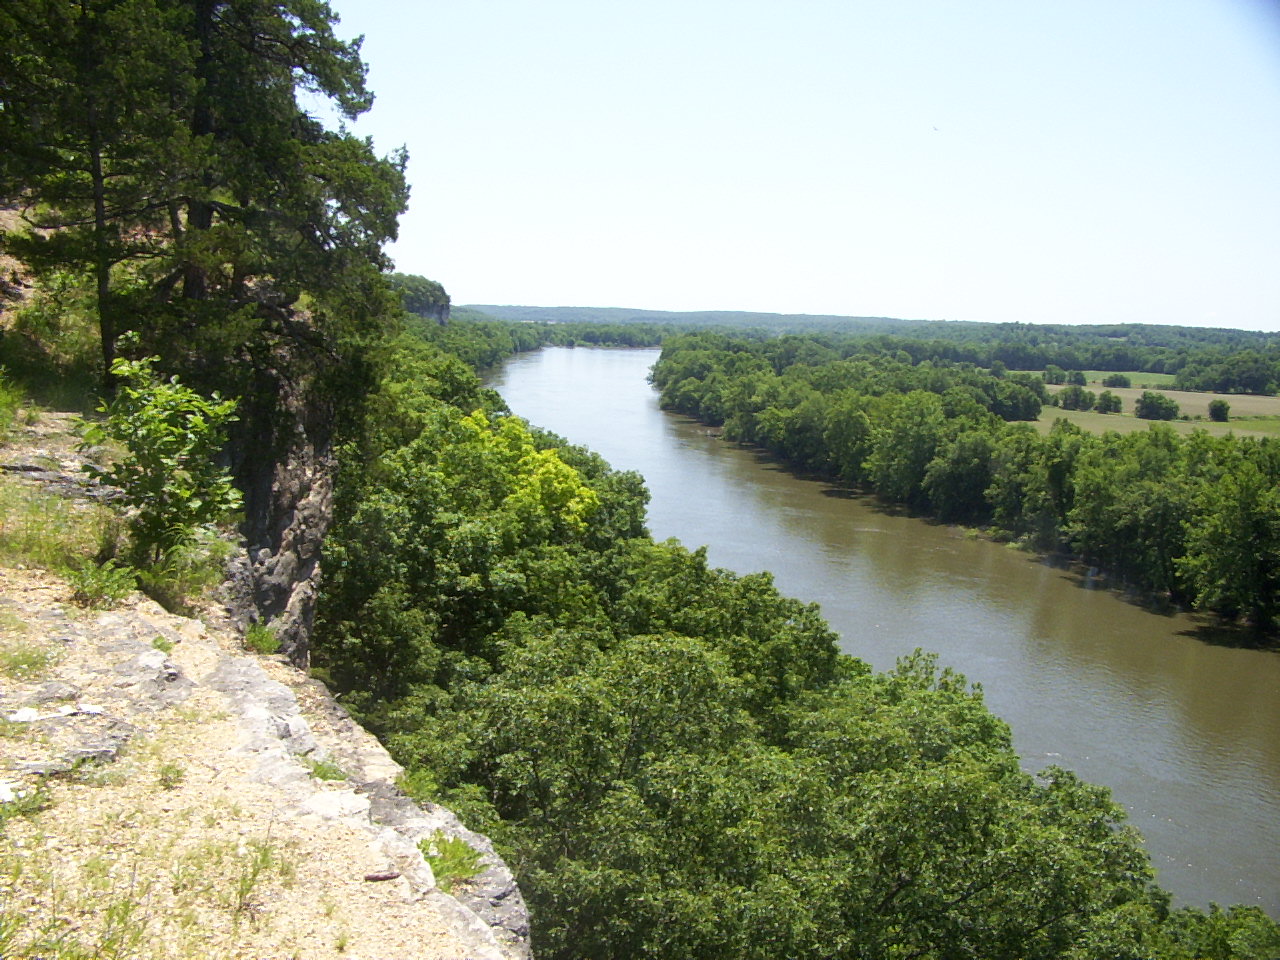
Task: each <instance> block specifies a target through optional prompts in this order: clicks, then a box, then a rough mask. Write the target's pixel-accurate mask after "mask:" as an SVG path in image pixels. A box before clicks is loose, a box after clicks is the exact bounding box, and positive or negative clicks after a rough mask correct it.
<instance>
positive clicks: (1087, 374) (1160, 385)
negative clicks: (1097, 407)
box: [1082, 370, 1173, 390]
mask: <svg viewBox="0 0 1280 960" xmlns="http://www.w3.org/2000/svg"><path fill="white" fill-rule="evenodd" d="M1082 372H1083V373H1084V378H1085V379H1086V380H1088V381H1089V389H1090V390H1097V389H1099V388H1101V387H1102V378H1103V377H1109V376H1111V375H1112V374H1114V373H1115V371H1114V370H1085V371H1082ZM1122 372H1123V373H1124V375H1125V376H1126V377H1128V378H1129V382H1130V383H1132V384H1133V385H1134V386H1135V387H1138V388H1142V387H1146V388H1147V389H1148V390H1164V389H1167V388H1168V387H1171V386H1173V374H1172V373H1142V372H1141V371H1138V370H1125V371H1122Z"/></svg>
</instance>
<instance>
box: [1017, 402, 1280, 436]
mask: <svg viewBox="0 0 1280 960" xmlns="http://www.w3.org/2000/svg"><path fill="white" fill-rule="evenodd" d="M1055 420H1067V421H1069V422H1071V423H1074V424H1075V425H1076V426H1077V427H1079V428H1080V429H1081V430H1086V431H1088V432H1089V433H1106V432H1107V431H1108V430H1112V431H1114V432H1116V433H1133V432H1134V431H1136V430H1147V429H1149V428H1150V427H1151V424H1153V423H1164V424H1167V425H1168V426H1170V427H1172V428H1173V430H1174V431H1175V432H1177V433H1181V434H1189V433H1191V431H1193V430H1203V431H1205V432H1206V433H1209V434H1211V435H1212V436H1215V437H1221V436H1225V435H1227V434H1228V433H1234V434H1236V435H1237V436H1258V437H1276V436H1280V416H1276V417H1248V418H1244V419H1240V420H1236V419H1232V420H1230V421H1228V422H1227V423H1214V422H1213V421H1212V420H1139V419H1138V418H1137V417H1135V416H1133V415H1132V414H1125V413H1094V412H1093V411H1092V410H1059V409H1058V408H1057V407H1045V408H1044V409H1043V410H1041V411H1040V419H1039V420H1037V421H1036V422H1035V424H1034V426H1035V428H1036V429H1037V430H1038V431H1039V432H1040V433H1048V432H1049V430H1050V429H1051V428H1052V427H1053V422H1054V421H1055Z"/></svg>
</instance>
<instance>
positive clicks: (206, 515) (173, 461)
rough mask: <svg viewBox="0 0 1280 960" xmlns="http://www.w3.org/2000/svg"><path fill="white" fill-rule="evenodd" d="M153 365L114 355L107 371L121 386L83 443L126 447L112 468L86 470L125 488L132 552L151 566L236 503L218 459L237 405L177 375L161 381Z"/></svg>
mask: <svg viewBox="0 0 1280 960" xmlns="http://www.w3.org/2000/svg"><path fill="white" fill-rule="evenodd" d="M157 360H159V357H144V358H143V359H141V360H128V359H125V358H123V357H118V358H116V360H115V362H114V363H112V365H111V372H112V373H113V374H115V375H116V376H117V377H119V378H120V380H121V383H120V384H119V386H118V388H117V391H116V395H115V397H114V399H112V400H111V402H110V403H109V404H104V405H103V406H101V407H100V408H99V410H100V411H101V412H103V413H105V414H106V421H105V422H104V423H101V424H92V425H90V426H89V427H88V428H87V429H86V430H85V433H84V445H85V446H95V445H97V444H100V443H101V442H102V441H103V440H105V439H106V438H111V439H113V440H117V441H119V442H121V443H123V444H124V445H125V447H126V449H127V451H128V452H127V454H126V455H125V456H124V457H123V458H122V459H120V460H119V461H117V462H116V463H115V464H114V465H113V466H111V467H108V468H107V469H105V470H104V469H102V468H99V467H96V466H91V465H90V466H86V467H85V469H86V470H87V471H89V472H90V473H92V474H94V475H95V476H97V477H100V478H101V479H102V480H103V481H105V482H107V483H110V484H113V485H115V486H117V487H119V488H120V489H121V490H123V491H124V495H125V502H126V503H127V504H128V505H129V506H131V507H133V508H135V509H136V511H137V512H136V514H135V515H134V516H133V517H132V518H131V520H130V523H129V527H130V536H131V538H132V541H133V547H134V550H135V551H136V553H137V554H138V558H139V559H145V560H148V561H150V562H152V563H156V562H159V561H160V560H161V559H163V558H164V556H165V555H166V554H167V553H169V552H170V551H171V550H173V549H174V548H175V547H178V546H181V545H183V544H186V543H189V542H191V541H192V540H193V539H194V538H195V535H196V532H197V530H198V529H199V528H200V527H202V526H205V525H207V524H211V523H216V522H217V521H219V520H221V519H223V518H224V517H225V516H226V515H227V514H228V513H229V512H230V511H231V510H233V509H235V508H236V507H237V506H238V505H239V503H240V494H239V491H237V490H236V489H235V487H233V486H232V485H231V477H230V475H229V474H228V473H227V471H226V469H225V468H224V467H222V466H220V465H219V464H218V462H217V458H218V454H219V453H220V451H221V448H222V444H223V441H224V431H225V429H226V425H227V424H228V423H230V422H232V421H234V420H235V419H236V417H235V415H234V410H235V407H236V403H235V401H234V400H222V399H221V398H219V396H218V395H217V394H216V393H215V394H214V395H213V396H212V397H211V398H210V399H205V398H204V397H202V396H200V395H199V394H198V393H196V392H195V391H194V390H191V389H190V388H188V387H186V386H184V385H183V384H181V383H180V382H179V381H178V378H177V377H171V378H170V379H168V380H162V379H161V378H160V377H159V376H158V375H157V374H156V373H155V371H154V370H152V365H153V364H154V363H155V362H156V361H157Z"/></svg>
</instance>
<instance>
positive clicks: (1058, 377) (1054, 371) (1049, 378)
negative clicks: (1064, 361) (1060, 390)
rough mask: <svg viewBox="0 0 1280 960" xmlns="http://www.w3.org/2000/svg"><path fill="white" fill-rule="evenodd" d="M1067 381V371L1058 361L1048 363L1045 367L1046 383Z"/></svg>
mask: <svg viewBox="0 0 1280 960" xmlns="http://www.w3.org/2000/svg"><path fill="white" fill-rule="evenodd" d="M1066 381H1067V371H1065V370H1063V369H1062V368H1061V367H1060V366H1058V365H1057V364H1056V363H1051V364H1048V365H1047V366H1046V367H1045V368H1044V382H1045V383H1052V384H1059V383H1066Z"/></svg>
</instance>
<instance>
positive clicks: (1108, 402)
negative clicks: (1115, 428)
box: [1093, 390, 1120, 413]
mask: <svg viewBox="0 0 1280 960" xmlns="http://www.w3.org/2000/svg"><path fill="white" fill-rule="evenodd" d="M1093 409H1094V410H1096V411H1097V412H1098V413H1119V412H1120V398H1119V397H1117V396H1116V395H1115V394H1114V393H1112V392H1111V391H1110V390H1103V391H1102V393H1100V394H1098V399H1097V400H1095V401H1094V403H1093Z"/></svg>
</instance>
